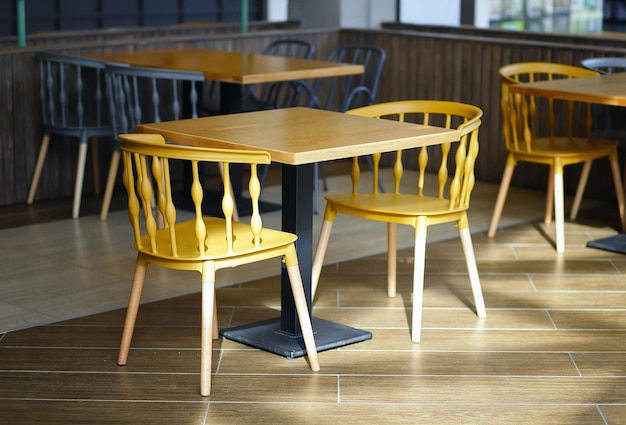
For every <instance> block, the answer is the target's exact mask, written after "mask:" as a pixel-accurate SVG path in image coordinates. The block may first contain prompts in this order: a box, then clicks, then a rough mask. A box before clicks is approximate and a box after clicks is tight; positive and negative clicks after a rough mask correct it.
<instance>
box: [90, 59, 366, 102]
mask: <svg viewBox="0 0 626 425" xmlns="http://www.w3.org/2000/svg"><path fill="white" fill-rule="evenodd" d="M83 56H86V57H90V58H93V59H99V60H104V61H110V62H120V63H125V64H129V65H132V66H144V67H151V68H166V69H175V70H180V71H195V72H202V73H203V74H204V76H205V78H206V79H207V80H214V81H219V82H220V83H221V84H220V102H221V103H220V109H221V111H222V113H233V112H240V111H241V110H242V107H241V94H242V87H243V86H244V85H247V84H257V83H271V82H276V81H289V80H300V79H308V78H319V77H334V76H341V75H354V74H362V73H363V72H364V69H363V65H359V64H346V63H338V62H327V61H319V60H310V59H296V58H288V57H283V56H270V55H260V54H252V53H243V52H232V51H225V50H210V49H201V48H193V47H174V48H166V49H154V50H133V51H117V52H102V53H88V54H83Z"/></svg>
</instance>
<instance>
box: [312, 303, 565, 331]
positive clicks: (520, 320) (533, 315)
mask: <svg viewBox="0 0 626 425" xmlns="http://www.w3.org/2000/svg"><path fill="white" fill-rule="evenodd" d="M411 313H412V309H411V308H410V306H409V308H402V307H399V308H375V307H368V308H345V306H344V307H343V308H315V309H314V310H313V314H314V316H315V317H319V318H320V319H325V320H329V321H331V322H336V323H341V324H344V325H346V326H352V327H355V328H367V329H407V328H408V326H409V325H410V323H411ZM428 328H435V329H470V330H472V329H539V330H550V329H554V325H553V324H552V322H551V321H550V317H549V316H548V314H547V313H546V312H545V311H542V310H489V311H488V312H487V318H485V319H481V318H479V317H478V316H477V315H476V312H475V310H474V309H473V306H472V307H471V308H454V309H431V308H428V309H424V310H423V312H422V329H428Z"/></svg>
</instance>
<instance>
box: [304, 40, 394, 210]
mask: <svg viewBox="0 0 626 425" xmlns="http://www.w3.org/2000/svg"><path fill="white" fill-rule="evenodd" d="M386 57H387V55H386V54H385V51H384V50H382V49H380V48H378V47H375V46H365V45H349V46H341V47H337V48H335V49H333V50H332V51H331V52H330V54H329V55H328V57H327V58H326V60H327V61H330V62H343V63H352V64H361V65H363V67H364V69H365V70H364V72H363V74H361V75H349V76H345V77H333V78H318V79H316V80H315V81H314V83H313V86H312V88H311V94H310V95H308V96H307V98H308V99H309V103H308V105H307V106H309V107H314V108H320V109H326V110H330V111H339V112H346V111H347V110H349V109H354V108H359V107H362V106H369V105H372V104H373V103H374V101H375V99H376V94H377V92H378V84H379V81H380V75H381V72H382V69H383V65H384V63H385V59H386ZM304 90H306V87H305V88H304ZM300 97H302V96H300ZM366 160H367V162H368V164H369V166H370V169H373V168H374V167H373V164H372V159H371V158H370V157H369V156H368V157H366ZM319 170H321V173H322V183H323V189H324V191H326V190H328V187H327V183H326V175H325V172H324V167H323V164H322V167H319V166H318V164H315V169H314V185H315V186H314V191H313V192H314V197H313V210H314V212H315V213H317V212H318V211H319V202H318V197H319V196H318V192H319V177H318V175H319ZM378 185H379V187H380V191H381V192H384V188H383V186H382V184H381V182H380V181H379V182H378Z"/></svg>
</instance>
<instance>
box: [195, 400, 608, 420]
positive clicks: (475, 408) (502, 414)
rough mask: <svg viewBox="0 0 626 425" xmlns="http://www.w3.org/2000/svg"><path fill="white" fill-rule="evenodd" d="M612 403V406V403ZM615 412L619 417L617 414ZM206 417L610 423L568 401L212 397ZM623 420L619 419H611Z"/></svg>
mask: <svg viewBox="0 0 626 425" xmlns="http://www.w3.org/2000/svg"><path fill="white" fill-rule="evenodd" d="M609 407H613V406H609ZM614 417H617V416H616V415H614ZM207 421H208V423H210V424H214V425H222V424H223V425H230V424H234V423H236V424H260V423H264V424H265V423H271V424H276V425H286V424H293V423H298V424H303V425H317V424H320V423H323V424H339V423H355V422H358V423H359V424H360V425H380V424H381V423H385V424H408V423H410V424H420V425H459V424H464V425H502V424H543V423H553V424H585V425H606V424H605V422H604V421H603V419H602V417H601V415H600V414H599V412H598V409H597V408H596V407H595V406H566V405H560V406H559V405H549V404H545V403H537V404H532V405H511V404H492V403H489V402H483V403H480V404H463V403H455V404H450V403H422V402H421V401H420V400H414V401H412V402H409V403H403V404H400V403H372V404H368V405H367V407H366V408H365V407H364V405H363V404H361V403H346V402H342V403H338V404H303V403H296V404H280V405H278V406H277V405H275V404H252V403H238V404H225V403H211V406H210V407H209V415H208V417H207ZM609 423H610V424H613V423H615V424H618V423H619V422H609Z"/></svg>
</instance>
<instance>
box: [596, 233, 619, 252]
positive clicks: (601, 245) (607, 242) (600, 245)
mask: <svg viewBox="0 0 626 425" xmlns="http://www.w3.org/2000/svg"><path fill="white" fill-rule="evenodd" d="M587 246H588V247H589V248H596V249H602V250H605V251H611V252H617V253H619V254H626V233H620V234H617V235H615V236H609V237H607V238H603V239H596V240H595V241H589V242H587Z"/></svg>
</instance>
